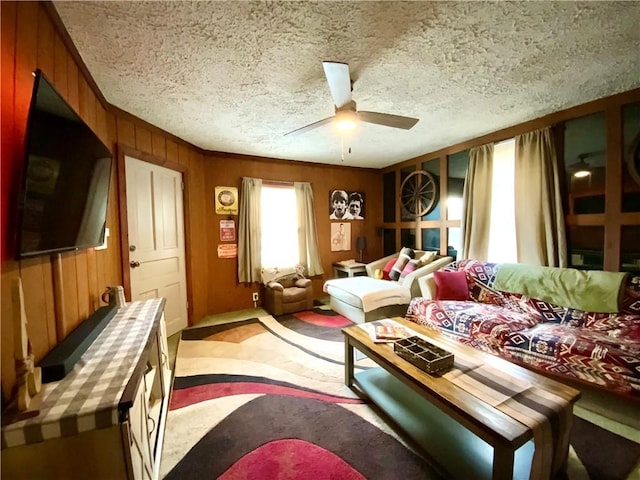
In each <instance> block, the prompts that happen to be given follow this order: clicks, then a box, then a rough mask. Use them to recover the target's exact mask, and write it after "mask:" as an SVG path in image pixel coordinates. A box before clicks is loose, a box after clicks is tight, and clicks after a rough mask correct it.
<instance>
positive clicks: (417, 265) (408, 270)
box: [400, 259, 422, 280]
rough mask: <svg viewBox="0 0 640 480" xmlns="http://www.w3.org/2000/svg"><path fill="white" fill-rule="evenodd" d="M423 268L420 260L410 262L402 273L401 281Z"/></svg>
mask: <svg viewBox="0 0 640 480" xmlns="http://www.w3.org/2000/svg"><path fill="white" fill-rule="evenodd" d="M421 266H422V264H421V263H420V260H419V259H418V260H415V259H414V260H409V263H407V264H406V265H405V267H404V268H403V269H402V273H400V280H402V279H403V278H404V277H406V276H407V275H409V274H410V273H411V272H415V271H416V270H417V269H418V268H420V267H421Z"/></svg>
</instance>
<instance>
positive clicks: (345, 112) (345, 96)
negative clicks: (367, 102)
mask: <svg viewBox="0 0 640 480" xmlns="http://www.w3.org/2000/svg"><path fill="white" fill-rule="evenodd" d="M322 66H323V68H324V74H325V76H326V77H327V83H328V84H329V90H330V91H331V96H332V97H333V103H334V104H335V112H336V114H335V115H333V116H331V117H328V118H324V119H322V120H319V121H317V122H314V123H311V124H309V125H306V126H304V127H300V128H298V129H296V130H293V131H291V132H288V133H285V136H286V135H298V134H300V133H304V132H308V131H309V130H313V129H314V128H318V127H320V126H322V125H325V124H327V123H330V122H334V121H335V124H336V128H337V129H338V130H351V129H352V128H354V127H355V126H356V124H357V123H358V122H359V121H360V122H366V123H375V124H376V125H383V126H385V127H393V128H402V129H403V130H409V129H410V128H411V127H413V126H414V125H415V124H416V123H418V119H417V118H411V117H402V116H400V115H391V114H389V113H377V112H363V111H358V110H356V102H354V101H353V100H352V99H351V86H352V82H351V76H350V75H349V65H348V64H346V63H340V62H322Z"/></svg>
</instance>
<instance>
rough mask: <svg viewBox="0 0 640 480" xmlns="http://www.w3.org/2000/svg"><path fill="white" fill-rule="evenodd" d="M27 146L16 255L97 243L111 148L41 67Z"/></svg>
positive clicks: (101, 235)
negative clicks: (66, 99) (59, 91)
mask: <svg viewBox="0 0 640 480" xmlns="http://www.w3.org/2000/svg"><path fill="white" fill-rule="evenodd" d="M25 147H26V160H25V162H24V165H25V167H24V172H23V180H22V185H21V187H22V188H21V191H20V199H19V212H18V238H17V249H16V250H17V257H18V258H27V257H32V256H36V255H44V254H49V253H56V252H64V251H70V250H81V249H86V248H90V247H96V246H98V245H101V244H102V243H103V240H104V231H105V223H106V216H107V199H108V197H109V181H110V177H111V163H112V157H111V152H110V151H109V149H108V148H107V146H106V145H105V144H104V143H102V141H101V140H100V138H98V136H97V135H96V134H95V133H93V131H92V130H91V129H90V128H89V126H88V125H87V124H85V123H84V121H83V120H82V119H81V118H80V117H79V116H78V115H77V114H76V113H75V112H74V111H73V109H72V108H71V107H70V106H69V104H67V102H66V101H65V100H64V99H63V98H62V97H61V96H60V94H59V93H58V92H57V91H56V90H55V88H53V85H52V84H51V83H50V82H49V81H48V80H47V79H46V78H45V76H44V75H43V74H42V72H41V71H40V70H36V72H35V82H34V86H33V93H32V96H31V104H30V107H29V117H28V120H27V135H26V142H25Z"/></svg>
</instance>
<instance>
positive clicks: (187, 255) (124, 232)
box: [116, 143, 193, 326]
mask: <svg viewBox="0 0 640 480" xmlns="http://www.w3.org/2000/svg"><path fill="white" fill-rule="evenodd" d="M116 152H117V155H116V169H117V172H116V178H117V181H118V216H119V219H120V256H121V258H122V263H121V269H122V283H123V286H124V291H125V297H126V299H127V301H129V302H130V301H131V275H130V273H129V262H130V257H129V216H128V212H127V178H126V173H125V156H128V157H133V158H135V159H136V160H140V161H142V162H147V163H151V164H153V165H158V166H160V167H164V168H167V169H169V170H174V171H176V172H180V173H181V174H182V183H183V184H184V188H183V189H182V199H183V202H182V216H183V219H184V221H183V224H184V265H185V276H186V281H187V285H186V289H187V325H188V326H191V325H192V320H191V319H192V318H193V299H192V298H191V297H192V293H191V292H192V289H191V248H190V244H191V235H190V230H191V229H190V228H189V220H190V218H189V208H188V205H189V190H188V189H189V182H188V181H187V180H188V176H189V170H188V168H187V167H186V166H184V165H181V164H179V163H177V162H174V161H171V160H167V159H164V158H160V157H157V156H155V155H151V154H149V153H145V152H142V151H140V150H136V149H135V148H132V147H129V146H128V145H123V144H121V143H117V144H116Z"/></svg>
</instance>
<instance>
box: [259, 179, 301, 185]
mask: <svg viewBox="0 0 640 480" xmlns="http://www.w3.org/2000/svg"><path fill="white" fill-rule="evenodd" d="M293 183H294V182H285V181H282V180H262V184H263V185H280V186H283V187H293Z"/></svg>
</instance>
